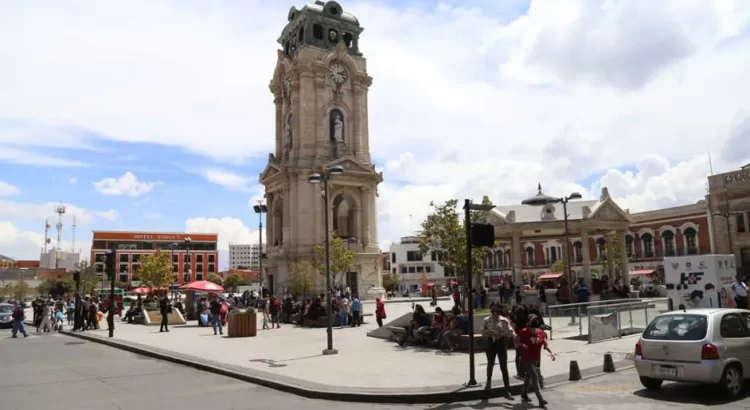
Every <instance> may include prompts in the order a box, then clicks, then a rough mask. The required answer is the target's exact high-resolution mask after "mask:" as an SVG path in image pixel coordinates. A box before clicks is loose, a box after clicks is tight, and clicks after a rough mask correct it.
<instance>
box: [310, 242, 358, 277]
mask: <svg viewBox="0 0 750 410" xmlns="http://www.w3.org/2000/svg"><path fill="white" fill-rule="evenodd" d="M330 252H331V254H330V270H331V286H339V285H341V284H342V279H343V277H344V275H345V274H346V273H347V272H349V270H350V269H351V267H352V264H353V263H354V255H356V253H355V252H354V251H352V250H349V247H348V243H347V242H346V241H345V240H344V239H342V238H340V237H339V236H338V234H337V233H336V232H333V233H332V234H331V241H330ZM312 265H313V267H314V268H315V270H317V271H318V272H319V273H320V274H321V275H323V276H324V277H325V275H326V248H325V246H324V245H318V246H316V247H315V256H314V257H313V262H312Z"/></svg>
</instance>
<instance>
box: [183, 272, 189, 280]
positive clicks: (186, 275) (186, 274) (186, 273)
mask: <svg viewBox="0 0 750 410" xmlns="http://www.w3.org/2000/svg"><path fill="white" fill-rule="evenodd" d="M182 280H183V281H184V282H190V273H189V272H188V271H185V273H183V274H182Z"/></svg>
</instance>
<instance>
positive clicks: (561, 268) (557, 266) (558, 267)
mask: <svg viewBox="0 0 750 410" xmlns="http://www.w3.org/2000/svg"><path fill="white" fill-rule="evenodd" d="M549 271H550V272H551V273H563V272H565V263H564V262H563V260H562V259H558V260H556V261H555V263H553V264H552V266H550V267H549Z"/></svg>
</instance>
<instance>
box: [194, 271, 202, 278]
mask: <svg viewBox="0 0 750 410" xmlns="http://www.w3.org/2000/svg"><path fill="white" fill-rule="evenodd" d="M195 280H203V273H202V272H198V273H196V274H195Z"/></svg>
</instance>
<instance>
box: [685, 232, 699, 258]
mask: <svg viewBox="0 0 750 410" xmlns="http://www.w3.org/2000/svg"><path fill="white" fill-rule="evenodd" d="M682 234H683V235H685V246H686V247H687V253H688V254H689V255H695V254H697V253H698V243H697V242H696V240H695V237H696V236H698V235H697V232H695V229H693V228H687V229H685V230H684V231H683V232H682Z"/></svg>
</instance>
